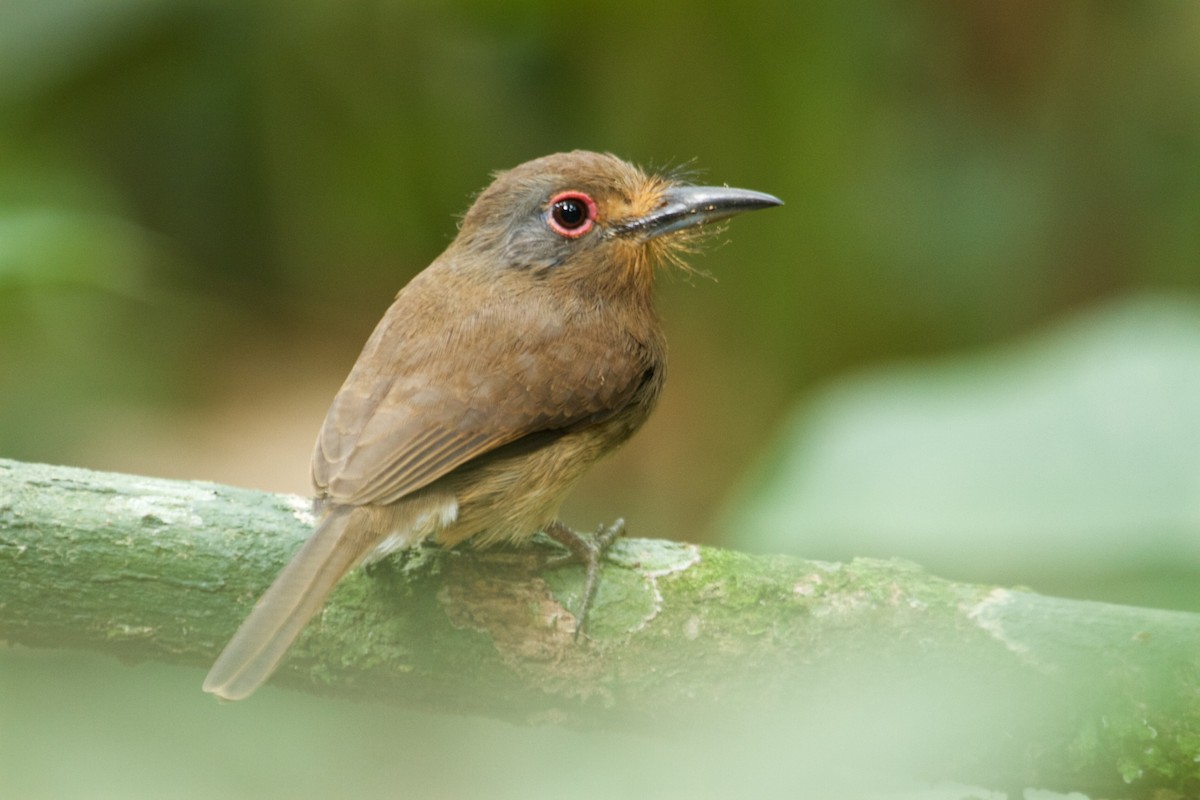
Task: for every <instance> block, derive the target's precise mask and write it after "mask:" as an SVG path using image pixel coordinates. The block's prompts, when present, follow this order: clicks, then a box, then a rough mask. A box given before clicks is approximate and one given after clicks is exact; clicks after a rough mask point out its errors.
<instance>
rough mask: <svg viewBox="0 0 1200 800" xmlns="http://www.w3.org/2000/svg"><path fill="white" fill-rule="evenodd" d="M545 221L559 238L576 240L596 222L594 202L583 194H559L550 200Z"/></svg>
mask: <svg viewBox="0 0 1200 800" xmlns="http://www.w3.org/2000/svg"><path fill="white" fill-rule="evenodd" d="M546 221H547V223H548V224H549V225H550V228H551V230H553V231H554V232H555V233H557V234H558V235H559V236H565V237H567V238H568V239H577V238H579V237H580V236H583V235H584V234H585V233H587V232H588V231H590V230H591V229H592V226H593V225H594V224H595V222H596V201H595V200H593V199H592V198H590V197H588V196H587V195H586V194H584V193H583V192H559V193H558V194H556V195H554V197H551V198H550V211H549V212H548V213H547V215H546Z"/></svg>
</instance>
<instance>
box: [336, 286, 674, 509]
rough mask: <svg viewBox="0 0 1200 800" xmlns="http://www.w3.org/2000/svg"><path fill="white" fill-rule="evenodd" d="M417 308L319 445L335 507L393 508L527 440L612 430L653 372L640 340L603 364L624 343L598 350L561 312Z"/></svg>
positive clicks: (400, 317) (393, 313) (379, 346)
mask: <svg viewBox="0 0 1200 800" xmlns="http://www.w3.org/2000/svg"><path fill="white" fill-rule="evenodd" d="M410 306H412V304H411V303H406V298H405V293H404V292H402V293H401V295H400V296H399V297H398V298H397V302H396V303H395V304H394V305H393V306H392V308H391V309H389V311H388V313H387V315H385V317H384V319H383V320H382V321H381V322H380V324H379V327H378V328H376V331H375V333H374V334H373V335H372V336H371V339H370V340H369V341H368V343H367V346H366V348H365V349H364V351H363V354H362V356H360V357H359V361H358V363H356V364H355V366H354V369H353V370H352V371H351V373H350V376H349V377H348V378H347V380H346V383H345V384H344V385H343V386H342V389H341V391H339V392H338V395H337V397H336V398H335V399H334V401H333V404H332V406H331V407H330V409H329V413H328V415H327V416H326V419H325V424H324V426H323V427H322V429H321V432H320V434H319V436H318V438H317V445H316V448H315V451H314V453H313V464H312V469H313V481H314V483H315V484H316V486H317V489H318V491H319V492H320V493H321V494H322V495H324V496H325V497H326V498H328V499H329V500H331V501H333V502H335V503H344V504H354V505H362V504H368V503H371V504H387V503H392V502H395V501H396V500H398V499H399V498H401V497H403V496H404V495H406V494H408V493H409V492H412V491H415V490H417V489H419V488H421V487H423V486H426V485H428V484H429V483H431V482H433V481H435V480H437V479H438V478H440V477H441V476H443V475H445V474H447V473H448V472H450V471H451V470H453V469H455V468H456V467H459V466H461V465H462V464H464V463H466V462H468V461H470V460H471V459H474V458H476V457H478V456H480V455H483V454H485V453H487V452H490V451H492V450H494V449H496V448H498V447H501V446H503V445H505V444H508V443H510V442H514V441H516V440H518V439H520V438H522V437H524V436H527V435H529V434H533V433H538V432H542V431H555V430H562V429H566V428H572V427H574V426H578V425H583V424H588V423H589V422H597V421H600V420H602V419H605V418H607V417H609V416H611V415H612V414H615V413H616V412H618V411H620V410H621V409H622V408H624V407H625V406H626V405H627V404H628V403H629V402H630V400H631V399H632V398H633V396H634V393H635V392H636V391H637V389H638V387H639V386H640V385H641V384H642V383H643V382H644V381H645V380H646V379H647V378H646V373H647V370H652V369H653V366H652V365H653V361H652V360H651V359H650V356H649V354H648V353H646V352H644V351H642V350H641V349H640V348H639V347H638V344H637V342H636V341H632V340H630V341H629V342H627V343H626V345H625V346H622V347H620V348H617V350H618V352H617V353H616V354H614V353H613V352H612V350H613V348H612V347H611V346H604V347H603V348H602V349H603V352H604V356H605V357H604V358H600V357H598V356H599V355H600V353H599V352H597V350H596V349H597V348H600V347H601V345H599V344H597V343H596V342H598V341H606V342H608V343H609V345H611V342H612V341H614V337H615V334H614V332H613V331H611V330H610V331H600V330H598V329H597V330H596V331H595V332H596V334H597V335H598V336H599V337H600V339H599V340H598V339H597V338H596V336H591V335H589V331H588V330H586V328H587V325H588V324H587V323H586V322H584V323H583V327H584V328H585V329H584V330H580V329H579V326H578V324H574V323H578V321H577V320H576V321H573V324H571V325H568V324H567V323H566V321H565V320H564V319H563V318H562V317H561V315H559V314H556V313H555V310H554V309H550V308H545V307H543V308H537V309H531V311H532V313H521V314H517V313H515V312H514V309H513V308H512V307H511V306H509V307H505V306H504V304H491V305H490V307H488V308H484V309H475V310H473V311H471V312H469V313H462V312H456V311H454V310H452V309H451V308H450V307H449V306H443V307H441V309H440V313H434V314H430V313H426V312H427V311H428V309H427V308H425V307H424V306H420V307H410ZM447 316H448V317H449V319H447Z"/></svg>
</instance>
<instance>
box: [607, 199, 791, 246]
mask: <svg viewBox="0 0 1200 800" xmlns="http://www.w3.org/2000/svg"><path fill="white" fill-rule="evenodd" d="M781 205H783V201H782V200H780V199H779V198H778V197H774V196H772V195H769V194H764V193H763V192H754V191H751V190H749V189H731V188H730V187H728V186H672V187H671V188H669V189H667V190H666V191H665V192H663V194H662V204H661V205H659V207H658V208H656V209H654V210H653V211H651V212H650V213H649V214H646V215H644V216H641V217H636V218H634V219H631V220H626V221H624V222H621V223H619V224H617V225H616V226H614V227H613V228H612V229H611V231H612V233H613V234H615V235H617V236H638V237H641V238H644V239H654V238H657V237H659V236H663V235H665V234H668V233H674V232H675V231H681V230H683V229H684V228H691V227H695V226H697V225H707V224H708V223H710V222H716V221H717V220H722V219H725V218H727V217H732V216H733V215H734V214H740V213H742V212H743V211H754V210H755V209H759V208H770V207H771V206H781Z"/></svg>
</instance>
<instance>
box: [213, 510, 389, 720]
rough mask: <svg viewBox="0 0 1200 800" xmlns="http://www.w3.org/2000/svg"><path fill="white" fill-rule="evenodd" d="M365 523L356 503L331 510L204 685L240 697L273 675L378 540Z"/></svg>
mask: <svg viewBox="0 0 1200 800" xmlns="http://www.w3.org/2000/svg"><path fill="white" fill-rule="evenodd" d="M364 528H365V526H364V525H363V524H362V522H361V521H358V520H356V517H355V515H354V509H352V508H344V507H343V508H334V509H333V510H332V511H331V512H330V514H329V516H327V517H326V518H325V519H324V520H323V521H322V522H321V524H320V525H319V526H318V527H317V530H316V531H315V532H314V533H313V535H312V536H311V537H310V538H309V540H308V541H307V542H305V544H304V546H303V547H302V548H300V550H299V552H297V553H296V555H295V556H294V557H293V558H292V560H291V562H290V563H289V564H288V565H287V566H286V567H284V569H283V571H282V572H281V573H279V577H278V578H276V579H275V582H274V583H273V584H271V588H269V589H267V591H266V593H265V594H264V595H263V596H262V597H261V598H260V599H259V601H258V603H257V604H256V605H255V606H254V610H253V611H251V612H250V616H248V617H247V618H246V621H245V622H243V623H242V626H241V627H240V628H238V630H237V633H235V634H234V635H233V638H232V639H231V640H230V641H229V644H227V645H225V649H224V650H223V651H222V652H221V655H220V657H218V658H217V661H216V663H215V664H213V667H212V669H211V670H209V673H208V677H207V678H205V680H204V691H206V692H211V693H212V694H215V695H216V696H217V697H220V698H221V699H223V700H241V699H242V698H244V697H246V696H248V695H249V694H250V693H251V692H253V691H254V690H255V689H257V688H258V687H259V686H261V685H262V684H263V682H264V681H266V680H267V678H269V677H270V676H271V673H272V672H274V671H275V668H276V667H277V666H278V665H279V662H280V661H281V660H282V659H283V656H284V654H285V653H286V652H287V650H288V648H289V647H290V646H291V644H292V642H293V641H295V639H296V637H297V636H299V635H300V631H302V630H304V626H305V625H306V624H307V623H308V621H309V619H310V618H312V616H313V615H314V614H316V613H317V611H318V610H319V609H320V608H321V606H322V605H323V604H324V603H325V598H326V597H328V596H329V593H330V592H331V591H333V587H334V586H335V585H337V582H338V581H339V580H340V579H341V577H342V576H343V575H345V574H346V573H347V572H349V571H350V570H351V569H353V568H354V566H355V565H357V564H358V563H359V562H360V561H361V560H362V559H363V556H364V555H365V554H366V553H367V551H368V550H370V549H371V547H372V546H373V545H374V543H375V541H374V540H375V537H373V536H371V535H370V534H369V533H368V532H367V531H366V530H364Z"/></svg>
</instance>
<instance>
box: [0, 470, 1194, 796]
mask: <svg viewBox="0 0 1200 800" xmlns="http://www.w3.org/2000/svg"><path fill="white" fill-rule="evenodd" d="M310 527H311V520H310V518H309V516H308V513H307V501H306V500H304V499H302V498H297V497H290V496H281V495H272V494H264V493H261V492H252V491H247V490H243V489H235V488H231V487H227V486H219V485H215V484H208V483H185V482H178V481H166V480H158V479H152V478H144V477H136V476H130V475H118V474H110V473H96V472H88V471H85V470H79V469H70V468H64V467H50V466H43V465H34V464H22V463H17V462H13V461H2V460H0V640H3V641H7V642H10V643H15V644H21V645H27V646H33V647H68V648H80V649H87V650H96V651H101V652H106V653H111V654H113V655H116V656H118V657H120V658H122V659H124V660H154V661H161V662H166V663H175V664H188V665H197V666H206V665H208V664H209V663H211V661H212V660H213V658H214V657H215V656H216V654H217V652H218V651H219V650H220V648H221V647H222V646H223V645H224V643H225V641H226V640H227V639H228V637H229V636H230V635H231V634H232V632H233V630H234V629H235V628H236V626H237V625H238V623H239V622H240V621H241V619H242V618H243V617H244V616H245V614H246V612H247V610H248V609H249V608H250V607H251V605H252V604H253V602H254V600H255V599H256V597H257V596H258V595H259V594H260V593H261V592H262V591H263V589H264V588H265V587H266V586H267V585H268V584H269V583H270V581H271V580H272V578H273V577H274V575H275V573H276V572H277V571H278V570H279V569H280V567H281V566H282V565H283V563H284V562H285V561H286V560H287V558H288V556H289V554H290V553H291V552H292V551H293V550H294V549H295V548H296V546H297V545H298V544H299V543H300V541H301V540H302V539H303V538H304V537H305V536H306V535H307V533H308V532H309V530H310ZM556 554H557V553H556V551H555V550H554V549H553V547H552V546H550V545H548V544H543V545H541V546H534V547H530V548H527V549H523V550H489V551H484V552H473V551H469V550H468V551H443V550H438V549H434V548H422V549H420V550H418V551H416V552H413V553H409V554H407V555H406V556H402V557H399V558H395V559H392V560H389V561H386V562H384V563H383V564H381V565H379V566H377V567H375V568H373V569H371V570H369V571H368V572H365V573H364V572H362V571H358V572H355V573H354V574H352V575H351V576H349V577H348V578H347V579H346V580H345V581H344V582H343V583H342V585H341V586H339V588H338V589H337V590H336V591H335V593H334V595H333V597H332V598H331V600H330V602H329V604H328V605H327V607H326V608H325V610H324V611H323V612H322V613H321V614H320V615H318V617H317V619H316V621H315V622H314V624H312V625H311V626H310V627H309V629H308V630H307V631H306V632H305V633H304V634H303V636H302V637H301V639H300V640H299V642H298V643H297V645H296V647H295V648H294V649H293V651H292V653H291V655H290V656H289V658H288V659H287V660H286V661H285V663H284V665H283V667H282V668H281V670H280V671H279V673H278V674H277V675H276V677H275V678H274V681H275V682H276V683H279V684H282V685H287V686H291V687H295V688H301V689H306V690H309V691H314V692H320V693H323V694H333V695H340V696H345V697H354V698H368V699H370V700H371V702H374V703H379V702H387V703H395V704H397V705H401V706H410V707H420V708H425V709H434V710H439V711H443V712H453V713H470V714H480V715H486V716H491V717H497V718H504V719H511V720H519V721H524V722H529V721H536V722H542V723H554V724H562V725H569V726H572V727H606V728H621V729H638V730H655V731H660V732H661V731H671V730H678V729H680V728H683V727H688V726H694V725H697V724H711V723H712V721H713V720H723V721H724V722H723V723H722V724H727V723H728V721H730V720H738V721H739V722H738V723H737V724H738V725H739V726H742V727H745V726H746V725H748V724H749V725H752V726H755V727H758V726H771V727H769V729H770V730H773V731H777V732H778V735H779V736H783V737H793V739H794V740H795V741H797V742H800V741H805V740H806V739H805V738H804V737H818V738H820V739H821V741H823V742H826V743H828V742H829V741H830V740H831V739H830V737H832V738H833V739H835V740H836V739H837V737H845V738H846V739H847V740H848V741H847V746H849V747H858V748H861V749H862V751H863V757H864V758H878V757H879V755H880V754H881V753H886V754H888V755H889V756H890V757H901V758H902V759H903V760H904V762H905V763H906V764H907V765H908V766H910V767H911V768H912V769H913V770H916V771H918V772H920V773H921V774H924V775H926V776H927V777H931V778H939V779H957V780H965V781H968V782H972V783H977V784H983V785H991V786H1004V787H1014V786H1041V787H1047V788H1059V789H1062V790H1077V791H1087V792H1093V793H1096V794H1104V795H1106V796H1130V797H1149V796H1151V793H1153V792H1154V791H1174V792H1177V793H1179V795H1178V796H1181V797H1183V796H1197V795H1200V615H1194V614H1185V613H1180V612H1169V611H1158V610H1151V609H1141V608H1130V607H1123V606H1114V605H1107V604H1102V603H1091V602H1081V601H1073V600H1063V599H1056V598H1049V597H1043V596H1039V595H1036V594H1032V593H1029V592H1021V591H1010V590H1005V589H999V588H993V587H987V586H976V585H968V584H958V583H953V582H950V581H946V580H942V579H939V578H935V577H932V576H930V575H928V574H926V573H924V572H922V571H921V570H920V569H918V568H916V567H915V566H913V565H911V564H908V563H903V562H882V561H871V560H856V561H854V562H851V563H849V564H829V563H820V562H811V561H802V560H798V559H794V558H782V557H763V556H751V555H746V554H743V553H737V552H731V551H727V550H720V549H715V548H707V547H697V546H693V545H685V544H677V543H673V542H666V541H659V540H648V539H630V540H624V541H621V542H619V543H618V544H617V546H616V547H614V549H613V551H612V552H611V555H610V558H609V560H608V561H607V563H606V565H605V570H604V573H603V576H602V583H601V588H600V592H599V595H598V597H597V602H596V605H595V606H594V610H593V612H592V613H593V616H592V620H591V627H590V631H589V635H588V637H586V638H585V639H583V640H580V641H576V640H575V639H574V638H573V637H572V631H573V629H574V620H573V618H572V617H571V614H570V610H571V609H573V608H575V606H576V603H577V601H578V597H577V592H578V591H579V587H580V583H581V574H580V571H579V570H578V569H575V568H564V569H559V570H548V569H546V562H547V561H548V560H549V559H550V558H552V557H554V556H555V555H556ZM198 690H199V689H198V687H197V691H198ZM249 702H253V700H251V701H249ZM814 717H816V718H814ZM748 721H749V722H748ZM785 741H789V740H787V739H785ZM797 746H800V745H799V744H798V745H797ZM898 754H899V755H898ZM1162 796H1164V797H1169V796H1172V795H1169V794H1166V795H1162Z"/></svg>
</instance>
